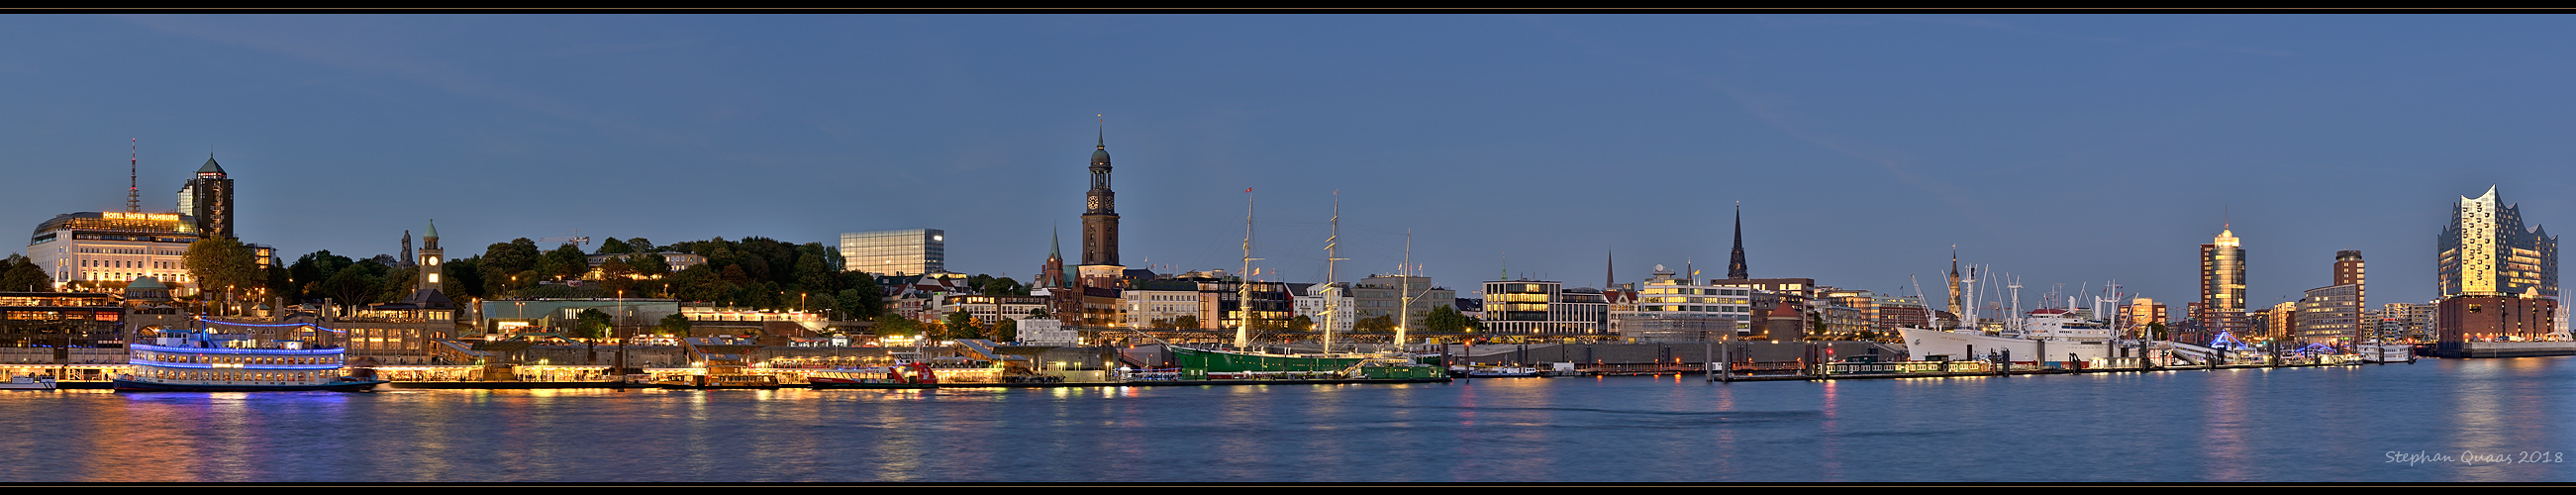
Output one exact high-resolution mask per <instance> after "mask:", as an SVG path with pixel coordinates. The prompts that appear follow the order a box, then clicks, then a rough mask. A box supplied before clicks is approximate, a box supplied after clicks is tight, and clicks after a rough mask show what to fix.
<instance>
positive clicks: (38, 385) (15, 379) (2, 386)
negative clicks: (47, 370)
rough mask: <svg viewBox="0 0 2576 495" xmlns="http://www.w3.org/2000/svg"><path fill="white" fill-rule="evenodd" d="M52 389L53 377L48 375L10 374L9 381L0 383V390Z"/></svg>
mask: <svg viewBox="0 0 2576 495" xmlns="http://www.w3.org/2000/svg"><path fill="white" fill-rule="evenodd" d="M53 389H54V378H53V377H50V376H27V375H18V376H12V377H9V383H0V390H53Z"/></svg>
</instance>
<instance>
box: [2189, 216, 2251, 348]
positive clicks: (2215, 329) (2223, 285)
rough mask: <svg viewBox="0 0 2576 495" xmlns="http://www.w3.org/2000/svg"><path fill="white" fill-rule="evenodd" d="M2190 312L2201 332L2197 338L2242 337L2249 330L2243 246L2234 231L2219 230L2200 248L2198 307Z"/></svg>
mask: <svg viewBox="0 0 2576 495" xmlns="http://www.w3.org/2000/svg"><path fill="white" fill-rule="evenodd" d="M2193 311H2194V314H2193V315H2192V319H2194V320H2198V321H2199V322H2200V325H2201V330H2202V332H2203V334H2202V335H2200V336H2199V337H2200V338H2204V339H2206V338H2213V337H2216V336H2217V334H2219V333H2220V332H2231V333H2234V334H2236V335H2237V336H2238V337H2244V336H2245V335H2244V334H2245V331H2246V330H2251V329H2252V328H2250V327H2251V324H2252V322H2250V321H2248V320H2247V319H2246V315H2245V247H2244V242H2243V240H2241V239H2237V238H2236V231H2235V230H2233V229H2221V230H2219V232H2218V237H2217V238H2216V239H2212V240H2211V241H2210V243H2209V244H2202V245H2200V304H2199V305H2198V306H2196V307H2194V308H2193Z"/></svg>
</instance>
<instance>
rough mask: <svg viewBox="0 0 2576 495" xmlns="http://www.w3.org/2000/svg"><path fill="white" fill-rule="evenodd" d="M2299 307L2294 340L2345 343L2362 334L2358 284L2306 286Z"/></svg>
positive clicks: (2353, 340) (2303, 343) (2298, 341)
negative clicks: (2305, 292) (2304, 295)
mask: <svg viewBox="0 0 2576 495" xmlns="http://www.w3.org/2000/svg"><path fill="white" fill-rule="evenodd" d="M2298 307H2299V312H2298V315H2299V316H2298V321H2297V323H2296V324H2297V325H2298V330H2297V335H2296V337H2295V338H2294V340H2293V342H2296V343H2298V344H2300V345H2307V344H2326V345H2331V346H2346V345H2352V344H2354V343H2356V342H2357V340H2356V339H2357V338H2358V337H2360V336H2361V330H2362V321H2363V319H2362V311H2361V310H2362V306H2361V284H2341V285H2329V286H2325V287H2318V288H2314V289H2308V294H2307V297H2305V298H2301V299H2299V304H2298Z"/></svg>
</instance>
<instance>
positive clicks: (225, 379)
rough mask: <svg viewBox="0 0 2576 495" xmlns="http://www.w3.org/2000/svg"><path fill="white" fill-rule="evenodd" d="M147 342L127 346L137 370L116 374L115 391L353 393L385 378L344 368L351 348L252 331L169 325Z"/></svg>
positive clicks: (129, 357) (129, 361) (130, 360)
mask: <svg viewBox="0 0 2576 495" xmlns="http://www.w3.org/2000/svg"><path fill="white" fill-rule="evenodd" d="M305 326H311V325H305ZM313 328H317V329H321V327H319V326H313ZM323 330H329V329H323ZM334 331H336V330H334ZM145 341H146V342H149V343H135V344H129V345H127V346H126V348H127V352H126V364H129V365H132V366H133V369H132V370H131V371H129V372H127V373H123V374H118V375H116V377H115V379H114V383H115V387H116V390H117V391H119V392H143V391H170V392H257V391H307V390H329V391H340V392H354V391H365V390H370V389H373V388H375V386H376V385H378V384H382V383H385V381H383V380H374V379H367V378H358V377H352V376H347V375H346V374H344V373H342V366H341V364H342V363H343V360H342V359H341V357H342V355H343V354H344V353H345V352H346V351H347V349H345V348H339V347H322V348H316V347H314V346H312V345H309V343H307V342H304V341H301V340H260V339H257V338H254V337H253V336H251V335H249V334H236V333H216V332H215V331H213V330H211V329H169V330H161V331H160V333H159V334H158V335H156V336H153V337H150V338H148V339H146V340H145Z"/></svg>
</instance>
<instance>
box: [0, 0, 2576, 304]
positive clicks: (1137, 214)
mask: <svg viewBox="0 0 2576 495" xmlns="http://www.w3.org/2000/svg"><path fill="white" fill-rule="evenodd" d="M2571 28H2576V19H2571V18H2568V17H2565V16H2399V15H2366V16H2365V15H2347V16H2222V15H2173V16H2144V15H2120V16H2041V15H2030V16H2017V15H1983V14H1975V15H1920V16H1918V15H1869V16H1826V15H1666V16H1655V15H1638V16H1614V15H1568V16H1544V15H1540V16H1519V15H1386V16H1365V15H1312V16H1285V15H1061V16H1037V15H949V16H940V15H919V16H914V15H805V16H794V15H780V16H753V15H706V16H690V15H598V16H577V15H520V16H423V15H413V16H318V15H314V16H300V15H289V16H235V15H223V16H134V17H124V16H70V15H17V16H8V17H5V18H0V40H5V41H0V93H4V94H7V95H9V96H8V97H6V98H0V115H5V119H0V123H5V125H6V128H5V132H0V148H5V153H0V164H5V165H0V167H5V169H6V170H8V171H9V172H10V173H9V178H8V180H6V181H0V225H13V226H16V227H14V228H17V229H21V230H19V231H20V232H30V231H32V229H33V228H34V227H35V226H36V224H37V223H38V222H42V221H44V220H46V219H48V218H51V217H52V216H54V215H56V214H60V213H69V212H77V211H120V210H121V209H122V208H123V207H124V202H125V186H126V180H127V177H126V167H127V146H128V143H129V142H130V141H129V140H130V139H139V140H140V142H141V164H140V169H141V189H142V200H143V203H144V206H145V208H146V209H147V210H149V211H169V210H171V209H173V208H174V200H173V193H174V192H175V191H177V190H178V188H179V186H180V184H181V182H182V181H184V180H185V179H186V178H187V177H188V174H189V172H191V171H193V170H195V169H196V168H197V166H198V165H199V164H201V163H203V162H204V161H205V159H206V155H207V153H208V152H209V151H210V150H211V152H212V153H213V154H214V156H215V157H216V159H217V160H218V161H220V162H221V163H222V164H223V166H224V167H225V169H226V170H228V171H229V172H230V173H231V174H232V178H233V179H235V180H236V181H237V187H238V191H239V192H238V198H239V202H240V209H239V220H238V222H239V230H240V235H241V237H242V239H243V240H244V241H246V242H254V243H264V244H269V245H273V246H276V247H277V248H279V250H280V251H281V252H282V253H283V254H284V255H285V256H288V257H290V258H291V257H293V256H297V255H302V254H305V253H309V252H313V251H316V250H324V249H327V250H330V251H332V252H334V253H337V254H342V255H349V256H352V257H365V256H372V255H375V254H379V253H394V252H396V251H397V250H398V249H399V245H398V244H397V242H398V241H399V239H400V237H401V235H402V233H403V231H404V230H406V229H408V230H412V231H414V232H415V233H417V232H418V231H419V230H420V229H421V228H422V226H423V225H425V224H426V223H428V221H429V220H430V219H433V218H434V219H437V221H438V227H439V231H440V232H441V233H442V234H443V235H444V236H445V237H444V239H443V243H444V244H445V245H446V247H447V249H448V250H449V254H450V255H451V256H452V257H465V256H471V255H475V254H479V253H481V252H482V250H483V247H484V246H485V245H488V244H491V243H494V242H504V241H508V240H510V239H512V238H517V237H528V238H532V239H533V238H542V237H550V236H569V235H573V234H574V232H575V230H576V229H578V231H579V233H580V234H581V235H587V236H592V237H594V238H598V237H606V236H615V237H619V238H627V237H645V238H649V239H651V240H653V241H654V242H656V243H668V242H675V241H684V240H698V239H706V238H710V237H717V236H722V237H725V238H728V239H735V238H741V237H749V236H763V237H770V238H775V239H780V240H786V241H791V242H798V243H803V242H823V243H826V244H831V243H834V242H835V241H836V235H837V234H838V233H840V232H850V231H861V230H882V229H908V228H937V229H945V230H946V231H947V235H948V267H949V269H950V270H952V271H958V272H965V273H989V274H997V275H1008V276H1011V277H1014V278H1017V279H1020V280H1021V281H1028V280H1029V276H1030V274H1032V273H1033V272H1035V271H1036V270H1037V268H1038V266H1039V264H1040V262H1041V261H1043V259H1044V257H1045V256H1046V252H1047V243H1048V239H1049V238H1048V236H1049V235H1050V229H1058V230H1060V232H1061V235H1063V236H1064V237H1063V243H1064V245H1065V246H1066V249H1067V250H1068V257H1073V256H1076V253H1077V252H1078V244H1079V243H1078V241H1079V236H1080V225H1081V224H1080V218H1079V215H1080V214H1081V211H1082V201H1083V190H1084V189H1085V188H1086V187H1087V184H1086V183H1085V179H1084V174H1085V166H1086V165H1087V159H1088V157H1089V156H1090V153H1091V149H1092V146H1093V142H1094V139H1095V133H1104V134H1105V135H1106V137H1107V141H1108V147H1109V152H1110V153H1111V155H1112V156H1113V159H1114V161H1115V164H1116V190H1117V192H1118V200H1119V201H1118V205H1117V206H1118V208H1117V209H1118V212H1119V213H1120V214H1121V215H1122V216H1123V220H1122V224H1121V228H1122V230H1123V231H1124V233H1125V237H1124V238H1123V239H1122V243H1123V244H1124V247H1125V249H1124V251H1123V253H1122V255H1123V256H1122V257H1123V258H1124V261H1126V262H1127V263H1129V264H1130V265H1133V266H1139V267H1142V266H1146V265H1148V264H1150V265H1154V266H1155V267H1157V268H1163V267H1177V268H1179V269H1184V270H1197V269H1217V268H1223V269H1228V270H1232V269H1234V267H1236V266H1238V265H1239V264H1240V262H1239V261H1238V258H1240V257H1241V256H1242V254H1241V251H1240V244H1241V240H1242V236H1243V230H1244V229H1243V227H1244V225H1243V216H1244V202H1245V194H1244V192H1243V191H1244V189H1245V188H1247V187H1249V188H1252V189H1253V191H1254V193H1255V194H1257V195H1258V199H1259V222H1258V227H1259V231H1258V233H1257V234H1256V235H1257V239H1256V242H1257V245H1256V253H1255V255H1256V256H1260V257H1264V258H1267V260H1266V261H1262V262H1259V265H1258V266H1263V267H1266V269H1265V273H1267V272H1269V271H1274V270H1275V271H1277V272H1279V273H1281V274H1282V275H1283V276H1284V277H1285V278H1286V279H1288V280H1291V281H1299V282H1311V281H1320V280H1321V279H1322V278H1323V275H1324V268H1323V262H1322V259H1323V258H1324V253H1323V246H1324V237H1325V221H1326V219H1327V218H1328V216H1329V215H1330V213H1329V210H1330V208H1331V205H1332V200H1333V192H1334V191H1337V190H1338V191H1340V193H1341V196H1340V197H1341V201H1342V218H1343V221H1342V235H1343V237H1344V239H1345V240H1346V241H1345V244H1344V246H1345V247H1346V251H1345V254H1344V256H1345V257H1348V258H1353V261H1350V262H1346V263H1345V264H1344V265H1343V266H1342V268H1341V274H1342V276H1343V277H1345V278H1356V277H1358V276H1361V275H1365V274H1367V273H1384V272H1392V271H1393V270H1394V268H1395V266H1396V264H1397V263H1398V260H1399V258H1401V257H1402V256H1403V246H1404V242H1405V232H1406V231H1407V230H1408V229H1410V230H1411V232H1413V257H1414V258H1415V259H1416V260H1417V261H1419V262H1420V263H1422V264H1423V265H1425V266H1426V267H1427V269H1428V274H1429V275H1431V276H1432V277H1433V278H1434V279H1435V281H1436V282H1438V283H1439V284H1441V285H1445V286H1449V287H1452V288H1456V289H1459V291H1460V294H1461V295H1462V296H1463V295H1466V294H1468V293H1469V292H1472V291H1474V290H1475V289H1476V287H1475V283H1476V282H1478V281H1483V280H1490V279H1493V278H1494V277H1496V276H1497V274H1498V273H1500V272H1502V271H1504V270H1505V269H1506V268H1505V266H1506V263H1508V270H1509V271H1510V273H1511V274H1512V275H1513V276H1515V277H1518V276H1524V275H1526V276H1529V277H1533V278H1543V279H1550V280H1562V281H1565V282H1567V284H1568V285H1569V286H1587V287H1589V286H1599V285H1601V283H1602V281H1603V280H1602V279H1603V276H1604V268H1603V266H1602V263H1603V258H1604V256H1605V252H1606V251H1610V250H1615V251H1616V256H1617V262H1618V264H1617V278H1618V281H1620V282H1634V281H1637V280H1639V279H1643V278H1645V277H1646V276H1647V272H1648V270H1650V269H1651V267H1652V266H1653V265H1655V264H1665V265H1669V266H1671V267H1673V268H1675V269H1679V268H1680V267H1681V266H1682V265H1683V264H1684V263H1685V262H1688V261H1696V263H1697V266H1698V268H1699V269H1700V270H1701V271H1702V272H1703V274H1704V277H1716V276H1722V275H1723V274H1724V271H1725V262H1726V259H1727V251H1728V228H1729V216H1728V215H1729V212H1730V208H1731V207H1732V206H1733V205H1735V204H1736V203H1737V202H1741V203H1742V204H1743V208H1744V231H1745V235H1746V239H1745V248H1746V251H1747V252H1748V253H1749V257H1750V265H1751V268H1752V274H1753V275H1754V276H1756V277H1809V278H1814V279H1817V281H1818V282H1820V283H1823V284H1827V285H1834V286H1840V287H1852V288H1862V289H1870V290H1877V291H1882V292H1903V293H1911V292H1912V291H1913V289H1912V288H1911V287H1910V286H1908V285H1907V284H1908V280H1907V277H1908V276H1909V275H1914V276H1919V277H1921V280H1922V282H1923V290H1924V291H1926V292H1930V293H1935V294H1937V293H1938V292H1939V290H1940V289H1939V287H1938V282H1937V281H1938V280H1939V278H1940V270H1942V269H1944V268H1945V267H1946V266H1947V263H1948V257H1949V256H1950V247H1951V246H1952V245H1954V244H1955V245H1957V246H1958V249H1959V255H1960V257H1961V258H1962V260H1963V261H1966V262H1970V263H1983V264H1988V265H1991V266H1992V267H1993V268H1994V270H1996V271H2002V272H2011V273H2013V274H2016V275H2019V276H2020V277H2021V278H2022V281H2023V284H2024V285H2025V286H2026V287H2025V288H2024V289H2023V291H2022V293H2023V297H2024V300H2025V301H2027V302H2025V304H2026V305H2031V304H2035V303H2036V300H2037V297H2038V294H2040V293H2044V292H2047V291H2048V290H2049V288H2050V287H2051V285H2052V284H2056V283H2064V284H2066V290H2067V291H2068V292H2073V291H2075V290H2076V287H2077V286H2078V284H2090V285H2091V286H2092V287H2095V288H2098V287H2100V286H2101V284H2102V283H2103V282H2105V281H2110V280H2117V281H2119V282H2120V283H2121V284H2123V285H2125V286H2126V287H2127V288H2128V292H2130V293H2132V294H2143V295H2146V296H2149V297H2153V298H2156V299H2157V300H2159V301H2165V302H2169V303H2171V304H2173V308H2174V309H2175V310H2177V311H2178V310H2180V309H2181V307H2182V303H2184V302H2186V301H2189V300H2191V299H2193V298H2195V297H2197V295H2196V290H2197V289H2196V288H2195V286H2194V284H2195V283H2196V278H2197V276H2198V261H2197V256H2198V245H2199V244H2201V243H2204V242H2209V241H2210V238H2211V237H2213V236H2215V235H2216V234H2217V233H2218V231H2219V230H2220V228H2221V227H2222V224H2223V223H2228V222H2232V224H2233V227H2234V230H2235V232H2236V234H2237V235H2238V236H2239V237H2242V238H2243V239H2244V242H2245V247H2246V249H2247V250H2248V254H2249V258H2250V260H2249V263H2248V264H2249V270H2250V272H2251V273H2250V277H2249V279H2250V285H2251V289H2250V292H2249V294H2250V295H2251V297H2252V301H2251V302H2252V303H2254V304H2256V305H2263V306H2268V305H2270V304H2272V303H2276V302H2280V301H2285V300H2295V299H2297V297H2298V295H2299V293H2300V292H2301V291H2303V290H2306V289H2309V288H2314V287H2318V286H2322V285H2326V284H2327V282H2328V281H2329V280H2328V268H2329V266H2330V264H2331V263H2332V261H2333V257H2334V254H2335V251H2336V250H2339V249H2358V250H2361V251H2362V253H2363V254H2364V256H2365V258H2366V259H2367V260H2369V262H2370V265H2369V268H2370V274H2371V276H2370V282H2371V284H2370V299H2371V302H2372V303H2373V305H2374V306H2375V305H2376V304H2378V303H2384V302H2398V301H2406V302H2421V301H2425V300H2428V299H2430V298H2432V297H2433V296H2434V295H2435V294H2434V289H2435V285H2434V280H2433V277H2434V254H2433V252H2434V243H2435V239H2434V238H2435V236H2436V234H2438V233H2439V231H2440V229H2441V227H2442V226H2443V225H2444V224H2445V223H2446V221H2447V218H2448V214H2449V208H2450V204H2451V202H2453V201H2456V200H2457V198H2458V197H2459V196H2461V195H2470V196H2474V195H2477V194H2480V193H2482V192H2484V191H2486V189H2487V188H2488V187H2489V186H2490V185H2493V186H2498V187H2499V193H2500V194H2501V195H2502V196H2503V199H2504V200H2505V201H2506V202H2508V203H2519V204H2520V205H2521V210H2522V212H2523V214H2524V218H2525V221H2526V222H2529V223H2530V224H2533V225H2540V226H2545V227H2549V228H2550V229H2551V230H2552V231H2553V232H2558V231H2563V230H2565V229H2576V198H2571V196H2570V194H2569V192H2570V191H2571V189H2570V188H2571V186H2576V168H2571V167H2570V163H2571V160H2576V141H2571V140H2570V139H2568V136H2571V135H2576V91H2570V89H2569V88H2570V81H2576V36H2570V35H2569V34H2568V33H2571V32H2576V29H2571ZM1095 115H1099V116H1098V117H1095ZM1101 120H1105V125H1102V124H1098V123H1097V122H1098V121H1101ZM17 246H18V248H17V249H13V250H12V251H15V252H23V251H24V244H19V245H17ZM592 247H594V248H595V247H596V244H595V243H594V244H593V245H592ZM1507 257H1508V259H1507ZM1158 271H1166V270H1158ZM1263 278H1266V279H1273V280H1276V279H1277V278H1273V277H1267V276H1265V277H1263Z"/></svg>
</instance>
